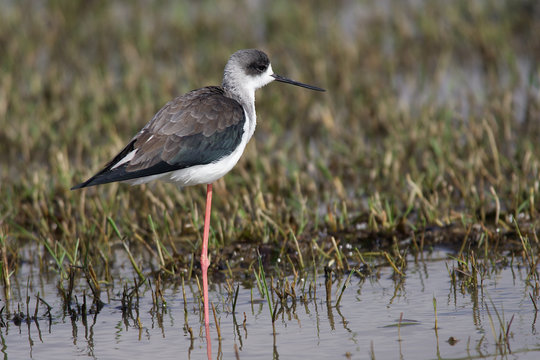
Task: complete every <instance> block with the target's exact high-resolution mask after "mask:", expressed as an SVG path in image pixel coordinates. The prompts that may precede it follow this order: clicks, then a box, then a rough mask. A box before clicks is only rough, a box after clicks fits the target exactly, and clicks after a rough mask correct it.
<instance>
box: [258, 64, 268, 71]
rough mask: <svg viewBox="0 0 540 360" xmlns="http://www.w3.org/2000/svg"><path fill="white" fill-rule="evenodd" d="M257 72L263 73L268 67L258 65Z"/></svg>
mask: <svg viewBox="0 0 540 360" xmlns="http://www.w3.org/2000/svg"><path fill="white" fill-rule="evenodd" d="M257 70H259V71H260V72H263V71H265V70H266V66H264V65H257Z"/></svg>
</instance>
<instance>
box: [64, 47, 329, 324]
mask: <svg viewBox="0 0 540 360" xmlns="http://www.w3.org/2000/svg"><path fill="white" fill-rule="evenodd" d="M274 80H276V81H280V82H283V83H288V84H292V85H297V86H301V87H304V88H307V89H311V90H316V91H325V90H324V89H321V88H318V87H316V86H311V85H306V84H302V83H299V82H296V81H293V80H290V79H287V78H285V77H283V76H280V75H276V74H274V71H273V70H272V65H271V64H270V60H269V59H268V56H267V55H266V54H265V53H264V52H262V51H260V50H255V49H248V50H239V51H237V52H235V53H234V54H232V56H231V57H230V59H229V61H228V62H227V65H226V66H225V71H224V74H223V82H222V84H221V86H208V87H203V88H201V89H197V90H193V91H190V92H188V93H187V94H185V95H182V96H179V97H177V98H175V99H173V100H171V101H169V102H168V103H167V104H165V106H163V107H162V108H161V110H159V111H158V112H157V113H156V115H154V117H153V118H152V120H151V121H150V122H149V123H148V124H146V126H145V127H143V128H142V130H141V131H139V132H138V133H137V135H135V136H134V137H133V138H132V139H131V141H130V142H129V143H128V144H127V146H126V147H125V148H124V149H123V150H122V151H120V153H119V154H118V155H116V156H115V157H114V159H112V160H111V161H110V162H109V163H108V164H107V165H106V166H105V167H104V168H103V170H101V171H100V172H98V173H97V174H95V175H94V176H92V177H91V178H90V179H88V180H87V181H85V182H83V183H81V184H79V185H76V186H74V187H73V188H72V190H73V189H80V188H84V187H88V186H94V185H99V184H106V183H110V182H115V181H126V182H129V183H131V184H134V185H135V184H143V183H146V182H149V181H152V180H157V179H159V180H163V181H167V182H172V183H175V184H176V185H177V186H179V187H182V186H189V185H197V184H207V188H206V189H207V190H206V210H205V217H204V232H203V244H202V251H201V269H202V278H203V297H204V319H205V325H206V328H207V331H208V324H209V317H208V278H207V271H208V266H209V265H210V261H209V259H208V233H209V229H210V208H211V204H212V183H213V182H214V181H216V180H217V179H219V178H221V177H222V176H223V175H225V174H226V173H227V172H229V171H230V170H231V169H232V168H233V167H234V165H236V163H237V162H238V160H239V159H240V156H241V155H242V153H243V152H244V149H245V147H246V144H247V143H248V141H249V139H250V138H251V136H252V135H253V132H254V131H255V125H256V115H255V90H257V89H259V88H261V87H263V86H264V85H266V84H269V83H271V82H272V81H274Z"/></svg>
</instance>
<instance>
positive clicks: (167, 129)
mask: <svg viewBox="0 0 540 360" xmlns="http://www.w3.org/2000/svg"><path fill="white" fill-rule="evenodd" d="M245 121H246V118H245V114H244V110H243V109H242V106H241V105H240V103H238V102H237V101H236V100H234V99H231V98H229V97H226V96H225V95H224V91H223V89H222V88H220V87H215V86H210V87H205V88H202V89H198V90H193V91H191V92H189V93H187V94H185V95H183V96H180V97H177V98H176V99H174V100H171V101H170V102H168V103H167V104H166V105H165V106H164V107H163V108H161V110H159V111H158V112H157V114H156V115H154V118H153V119H152V120H151V121H150V122H149V123H148V124H147V125H146V126H145V127H144V128H143V129H142V130H141V131H140V132H139V133H138V134H137V135H136V136H135V137H134V138H133V139H131V141H130V142H129V144H128V145H127V146H126V147H125V148H124V149H123V150H122V151H121V152H120V153H119V154H118V155H116V156H115V157H114V159H113V160H112V161H110V162H109V163H108V164H107V165H106V166H105V167H104V169H103V170H101V171H100V172H98V173H97V174H96V175H94V176H92V177H91V178H90V179H88V180H87V181H85V182H83V183H81V184H79V185H76V186H74V187H73V188H72V189H79V188H83V187H87V186H94V185H99V184H106V183H110V182H115V181H124V180H130V179H136V178H140V177H145V176H151V175H157V174H162V173H166V172H170V171H174V170H179V169H185V168H188V167H191V166H195V165H204V164H210V163H212V162H215V161H218V160H219V159H221V158H223V157H224V156H227V155H229V154H230V153H232V152H233V151H234V149H236V147H237V146H238V145H239V144H240V141H241V140H242V135H243V133H244V123H245Z"/></svg>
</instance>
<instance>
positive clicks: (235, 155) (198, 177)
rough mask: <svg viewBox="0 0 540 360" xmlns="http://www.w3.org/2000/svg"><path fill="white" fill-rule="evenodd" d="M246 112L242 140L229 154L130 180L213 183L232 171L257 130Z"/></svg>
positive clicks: (181, 183) (182, 183)
mask: <svg viewBox="0 0 540 360" xmlns="http://www.w3.org/2000/svg"><path fill="white" fill-rule="evenodd" d="M244 114H245V116H246V122H245V123H244V133H243V134H242V140H241V141H240V144H239V145H238V147H237V148H236V149H235V150H234V151H233V152H232V153H230V154H229V155H227V156H225V157H223V158H221V159H219V160H218V161H216V162H213V163H210V164H205V165H195V166H191V167H189V168H185V169H180V170H175V171H170V172H167V173H163V174H158V175H151V176H145V177H141V178H137V179H133V180H129V181H128V182H129V183H130V184H132V185H139V184H143V183H147V182H149V181H153V180H162V181H166V182H170V183H174V184H176V185H177V186H180V187H182V186H191V185H198V184H211V183H213V182H214V181H216V180H218V179H220V178H222V177H223V176H224V175H225V174H226V173H228V172H229V171H231V169H232V168H233V167H234V166H235V165H236V163H238V160H240V157H241V156H242V153H243V152H244V149H245V148H246V145H247V143H248V142H249V139H251V136H252V135H253V133H254V131H255V124H256V122H255V119H250V118H249V116H248V114H247V113H245V112H244Z"/></svg>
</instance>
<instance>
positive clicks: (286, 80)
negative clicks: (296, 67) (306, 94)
mask: <svg viewBox="0 0 540 360" xmlns="http://www.w3.org/2000/svg"><path fill="white" fill-rule="evenodd" d="M270 76H271V77H273V78H274V79H276V81H279V82H283V83H287V84H292V85H296V86H300V87H303V88H306V89H310V90H315V91H326V90H324V89H321V88H320V87H316V86H313V85H308V84H303V83H301V82H298V81H294V80H291V79H287V78H286V77H283V76H281V75H277V74H272V75H270Z"/></svg>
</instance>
